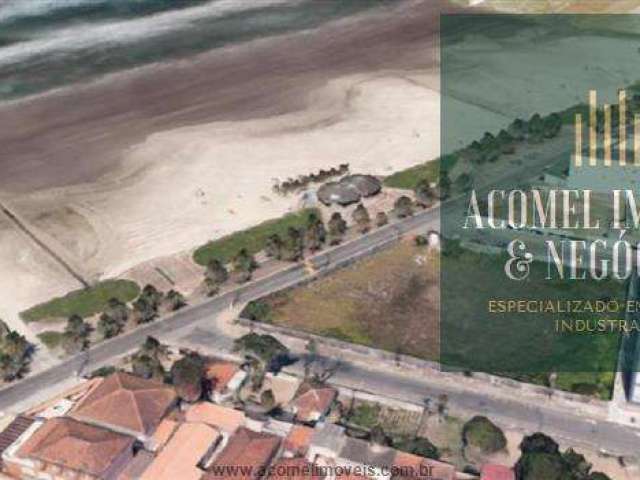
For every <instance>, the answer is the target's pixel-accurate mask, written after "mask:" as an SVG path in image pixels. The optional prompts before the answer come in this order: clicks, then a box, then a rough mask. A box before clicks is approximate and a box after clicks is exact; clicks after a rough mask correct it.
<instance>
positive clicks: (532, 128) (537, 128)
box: [527, 113, 544, 142]
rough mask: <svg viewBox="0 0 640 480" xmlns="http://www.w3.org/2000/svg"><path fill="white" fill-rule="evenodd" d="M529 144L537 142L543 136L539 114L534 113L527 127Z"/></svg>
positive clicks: (542, 126) (542, 123)
mask: <svg viewBox="0 0 640 480" xmlns="http://www.w3.org/2000/svg"><path fill="white" fill-rule="evenodd" d="M527 133H528V134H529V141H530V142H539V141H541V140H542V136H543V135H544V122H543V121H542V117H541V116H540V114H539V113H534V114H533V116H532V117H531V119H530V120H529V123H528V125H527Z"/></svg>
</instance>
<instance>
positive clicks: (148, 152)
mask: <svg viewBox="0 0 640 480" xmlns="http://www.w3.org/2000/svg"><path fill="white" fill-rule="evenodd" d="M437 86H438V76H437V73H436V72H424V71H422V72H419V71H416V72H408V73H407V72H403V73H398V72H393V71H391V72H381V73H377V74H367V75H365V74H361V75H351V76H348V77H342V78H339V79H336V80H334V81H331V82H329V83H328V84H327V85H326V86H325V87H323V88H321V89H316V90H313V91H311V92H310V93H309V94H308V99H307V104H308V108H306V109H305V110H304V111H301V112H296V113H290V114H284V115H279V116H274V117H270V118H266V119H258V120H248V121H235V122H212V123H208V124H202V125H197V126H192V127H184V128H179V129H174V130H169V131H165V132H159V133H155V134H153V135H151V136H149V137H148V138H147V140H146V141H145V142H144V143H142V144H139V145H136V146H134V147H132V148H131V149H129V150H128V152H127V153H126V154H125V157H124V158H125V159H124V161H123V162H122V166H121V167H120V168H119V169H117V170H116V171H114V172H112V173H110V174H108V175H105V176H103V177H102V178H101V179H100V180H99V181H98V182H96V183H93V184H85V185H79V186H73V187H62V188H56V189H49V190H43V191H39V192H36V193H31V194H25V195H20V196H15V197H14V198H13V199H12V200H11V206H12V208H14V209H16V210H17V211H19V212H20V213H21V215H22V216H23V217H25V218H26V219H27V220H28V221H29V222H30V224H32V225H33V226H34V227H35V228H37V229H38V230H39V231H41V232H43V233H44V234H46V235H47V236H49V237H51V238H53V239H55V243H56V245H57V247H58V248H59V249H61V250H62V251H63V252H64V254H65V255H66V256H67V257H71V258H74V259H75V260H76V263H78V264H81V265H82V268H83V273H85V274H86V275H88V277H89V278H90V279H92V280H93V279H98V278H104V277H112V276H118V275H120V274H122V273H123V272H125V271H128V270H130V269H132V268H133V267H135V266H136V265H138V264H141V263H145V262H150V261H152V260H153V259H156V258H158V257H167V256H171V255H174V254H176V253H179V252H185V251H187V252H188V251H190V250H191V249H193V248H194V247H196V246H198V245H200V244H202V243H204V242H206V241H208V240H210V239H213V238H218V237H221V236H223V235H226V234H228V233H231V232H233V231H237V230H240V229H244V228H247V227H249V226H252V225H254V224H256V223H258V222H260V221H263V220H265V219H268V218H273V217H278V216H280V215H282V214H284V213H286V212H289V211H292V210H295V209H297V208H298V207H299V206H300V203H301V199H300V196H299V195H289V196H281V195H278V194H275V193H274V192H273V190H272V186H273V184H274V182H275V181H276V179H279V180H285V179H286V178H288V177H296V176H298V175H302V174H308V173H310V172H314V171H317V170H318V169H320V168H328V167H330V166H334V165H338V164H340V163H349V164H350V168H351V171H352V172H364V173H372V174H377V175H385V174H389V173H390V172H392V171H395V170H398V169H403V168H406V167H409V166H412V165H414V164H417V163H420V162H423V161H425V160H427V159H429V158H435V157H437V156H438V154H439V138H440V125H439V114H440V109H439V106H440V101H439V92H438V90H437V89H434V88H433V87H436V88H437ZM183 256H184V255H183ZM156 263H157V262H156ZM160 263H162V262H160ZM165 263H167V265H166V268H167V269H169V270H174V271H175V272H176V275H178V277H179V278H178V279H177V283H179V284H180V285H183V286H184V287H185V288H186V289H187V290H190V289H192V288H193V286H194V285H192V283H193V280H192V279H191V278H187V277H190V275H193V273H190V272H187V271H186V270H185V269H184V268H183V267H180V266H179V265H177V264H172V261H169V260H167V262H165ZM159 266H160V268H162V265H160V264H159ZM156 267H158V265H156V264H155V263H153V264H146V265H144V266H142V267H138V268H137V269H135V270H134V271H133V272H131V273H130V275H129V276H133V277H135V278H136V279H137V280H142V278H141V275H142V276H144V272H147V273H148V274H149V278H150V279H153V278H155V277H156V276H157V277H158V282H159V283H163V280H165V281H164V283H167V282H166V279H163V278H161V277H162V275H161V274H160V273H158V270H157V268H156ZM12 268H14V269H20V268H22V267H21V266H20V264H15V265H13V267H12ZM62 278H64V275H63V277H62ZM42 281H43V282H49V281H50V282H51V283H53V284H57V285H56V286H58V287H59V286H60V285H65V283H64V281H60V277H58V276H51V275H49V276H48V278H47V277H46V276H45V277H43V278H42ZM39 285H40V284H38V285H37V286H36V288H38V292H37V294H36V292H33V291H31V289H30V288H29V287H28V286H26V288H25V289H24V290H23V291H24V297H23V298H21V301H20V302H18V304H17V307H18V308H19V309H24V308H26V307H28V306H31V305H32V304H33V303H35V299H36V297H37V298H38V300H41V299H43V297H44V298H47V297H46V295H43V291H42V290H41V289H40V286H39ZM57 290H60V289H59V288H58V289H57ZM49 291H50V290H47V292H49ZM29 292H31V293H29Z"/></svg>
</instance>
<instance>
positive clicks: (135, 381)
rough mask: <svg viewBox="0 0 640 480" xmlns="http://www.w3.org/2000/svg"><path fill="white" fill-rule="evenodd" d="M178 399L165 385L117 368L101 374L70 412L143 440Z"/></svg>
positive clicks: (74, 416) (90, 421) (81, 419)
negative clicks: (115, 370) (103, 375)
mask: <svg viewBox="0 0 640 480" xmlns="http://www.w3.org/2000/svg"><path fill="white" fill-rule="evenodd" d="M177 399H178V397H177V395H176V393H175V391H174V389H173V388H172V387H170V386H168V385H165V384H162V383H159V382H156V381H154V380H146V379H143V378H140V377H136V376H134V375H130V374H128V373H124V372H117V373H114V374H112V375H109V376H108V377H106V378H104V379H103V380H102V381H101V382H100V383H99V384H98V385H97V386H96V387H95V388H94V389H93V390H91V392H90V393H89V394H88V395H87V396H86V397H84V398H83V399H82V400H81V401H80V402H78V404H77V405H75V407H74V408H73V409H72V410H71V411H70V412H69V416H70V417H72V418H75V419H76V420H79V421H82V422H85V423H89V424H91V425H95V426H99V427H104V428H108V429H109V430H113V431H115V432H120V433H124V434H127V435H132V436H134V437H136V438H138V439H139V440H141V441H142V442H144V443H146V442H148V441H149V440H150V436H151V435H152V434H153V432H154V431H155V429H156V427H157V426H158V424H159V423H160V421H161V420H162V418H163V417H164V416H165V415H166V414H167V413H168V412H169V410H171V409H172V408H173V407H174V406H175V404H176V402H177Z"/></svg>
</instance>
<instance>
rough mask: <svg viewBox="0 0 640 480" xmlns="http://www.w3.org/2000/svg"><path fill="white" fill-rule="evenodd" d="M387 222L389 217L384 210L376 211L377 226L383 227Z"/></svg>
mask: <svg viewBox="0 0 640 480" xmlns="http://www.w3.org/2000/svg"><path fill="white" fill-rule="evenodd" d="M387 223H389V218H388V217H387V214H386V213H384V212H378V213H376V226H377V227H383V226H385V225H386V224H387Z"/></svg>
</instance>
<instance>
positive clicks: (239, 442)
mask: <svg viewBox="0 0 640 480" xmlns="http://www.w3.org/2000/svg"><path fill="white" fill-rule="evenodd" d="M279 447H280V438H279V437H277V436H275V435H271V434H268V433H258V432H254V431H252V430H249V429H247V428H244V427H242V428H240V429H238V431H237V432H236V433H235V434H234V435H233V436H232V437H231V438H230V439H229V443H227V445H226V446H225V447H224V449H223V450H222V452H220V455H218V457H217V458H216V460H215V461H214V463H213V464H212V465H211V466H210V467H209V468H208V473H206V474H205V475H204V477H203V480H222V479H229V480H230V479H233V480H254V479H257V478H259V477H260V476H261V475H262V474H264V469H265V468H266V467H267V466H268V465H269V464H270V463H271V460H272V459H273V457H274V456H275V454H276V452H277V451H278V448H279Z"/></svg>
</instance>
